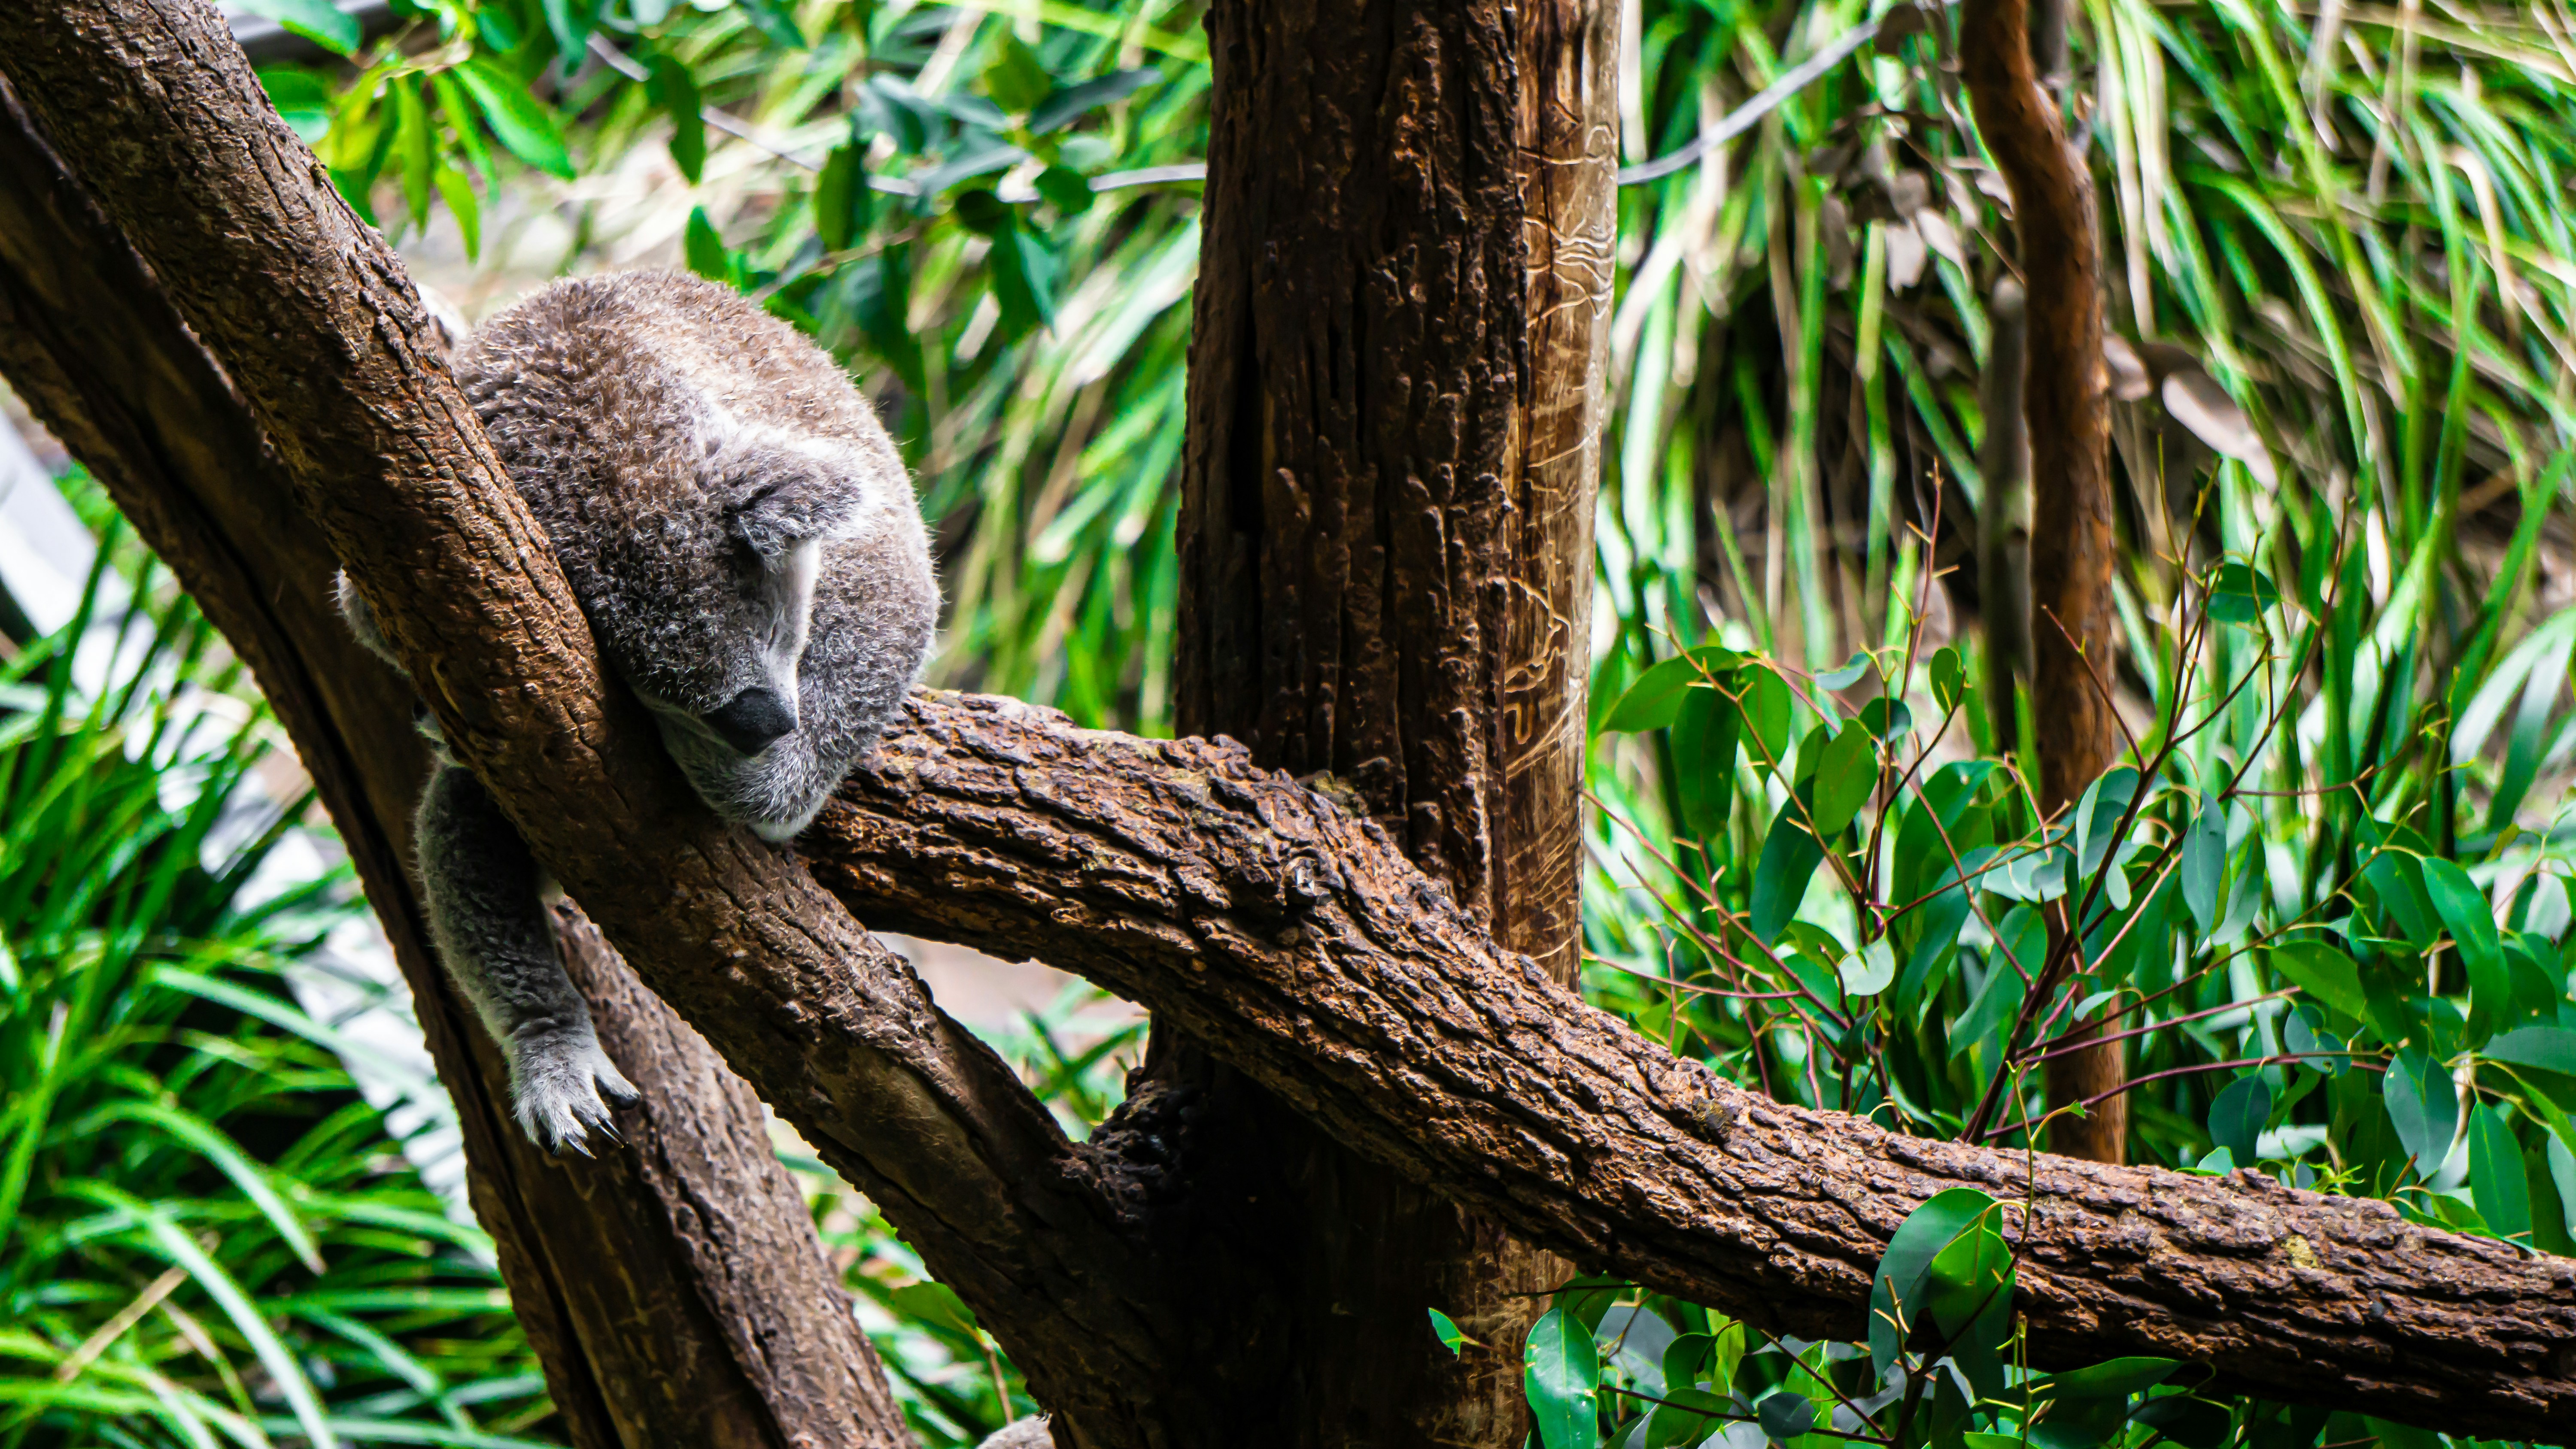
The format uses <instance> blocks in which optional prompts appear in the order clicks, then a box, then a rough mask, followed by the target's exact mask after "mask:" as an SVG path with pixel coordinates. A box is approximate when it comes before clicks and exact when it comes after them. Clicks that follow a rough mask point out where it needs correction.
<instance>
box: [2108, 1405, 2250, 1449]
mask: <svg viewBox="0 0 2576 1449" xmlns="http://www.w3.org/2000/svg"><path fill="white" fill-rule="evenodd" d="M2129 1421H2130V1422H2131V1423H2134V1424H2144V1425H2146V1426H2147V1427H2148V1428H2151V1429H2154V1430H2156V1431H2157V1432H2159V1433H2161V1434H2163V1435H2164V1436H2165V1437H2166V1438H2168V1439H2171V1440H2173V1441H2174V1442H2175V1443H2177V1444H2180V1445H2182V1446H2183V1449H2219V1446H2220V1445H2223V1444H2225V1443H2227V1442H2228V1436H2229V1434H2230V1433H2231V1432H2232V1430H2233V1419H2232V1418H2231V1416H2230V1415H2229V1414H2228V1412H2227V1410H2226V1409H2225V1408H2223V1407H2221V1406H2220V1405H2217V1404H2213V1403H2211V1402H2209V1401H2208V1400H2207V1399H2194V1398H2189V1397H2187V1396H2185V1395H2182V1394H2171V1395H2167V1396H2166V1397H2164V1398H2161V1399H2149V1400H2147V1401H2146V1402H2145V1403H2143V1404H2140V1405H2139V1406H2138V1407H2137V1408H2136V1409H2134V1410H2132V1411H2131V1412H2130V1414H2129Z"/></svg>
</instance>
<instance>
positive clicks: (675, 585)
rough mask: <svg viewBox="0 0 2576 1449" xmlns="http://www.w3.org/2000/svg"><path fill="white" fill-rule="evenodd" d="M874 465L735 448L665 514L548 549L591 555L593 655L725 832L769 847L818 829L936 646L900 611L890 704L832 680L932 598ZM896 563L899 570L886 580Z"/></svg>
mask: <svg viewBox="0 0 2576 1449" xmlns="http://www.w3.org/2000/svg"><path fill="white" fill-rule="evenodd" d="M870 461H871V460H869V459H867V458H865V457H863V456H860V455H858V454H857V453H856V452H855V450H852V449H850V448H847V447H845V446H844V445H842V444H840V443H838V442H835V441H830V440H816V439H811V438H770V439H766V440H757V441H744V440H742V439H741V438H739V437H737V438H734V439H731V440H728V441H726V442H724V443H722V444H719V445H717V446H715V447H713V448H711V449H708V450H706V451H705V454H704V456H703V457H702V458H701V459H700V460H699V462H698V465H697V466H696V468H695V469H694V473H695V477H694V478H693V479H692V480H691V482H692V485H693V486H689V487H685V488H681V489H675V490H668V491H666V492H663V493H662V500H661V506H659V507H656V508H654V509H652V510H650V511H647V512H629V513H628V516H627V518H626V519H625V521H624V526H617V527H609V528H604V529H598V530H586V531H584V532H585V534H586V536H585V537H584V538H583V539H582V540H581V541H579V542H577V543H575V544H574V545H573V546H571V547H569V548H567V547H565V546H564V544H563V541H562V540H561V539H560V537H559V538H558V552H559V553H562V554H566V555H572V554H576V553H578V554H583V555H586V557H585V558H583V559H582V560H581V561H580V563H579V564H578V565H575V581H574V582H575V588H576V590H577V591H578V592H579V593H580V594H581V595H582V603H583V607H584V609H585V611H586V612H587V613H588V614H589V616H590V621H591V628H592V631H593V633H594V634H595V635H596V636H597V639H598V642H599V646H600V651H601V653H602V655H603V656H604V657H605V658H606V660H607V661H608V663H609V665H610V667H611V668H612V669H614V670H615V671H616V672H617V674H618V676H619V677H620V678H622V679H623V680H624V681H625V682H626V684H627V686H628V687H629V688H630V689H632V690H633V691H634V693H635V695H636V697H637V698H639V699H640V700H642V701H643V703H644V705H645V707H646V708H647V709H649V710H650V711H652V714H653V717H654V720H655V722H656V724H657V725H658V726H659V727H660V730H661V734H662V740H663V744H664V746H665V747H666V748H667V749H668V750H669V751H670V754H671V758H672V759H673V760H674V761H676V762H677V763H678V764H679V766H680V769H681V771H682V773H684V774H685V775H686V776H687V777H688V780H689V783H690V785H691V786H693V787H694V788H695V789H696V790H697V792H698V794H699V795H700V796H701V797H702V798H703V799H705V800H706V802H707V803H708V804H709V805H710V806H712V807H714V809H715V810H716V812H717V813H718V814H720V815H723V816H725V817H726V818H728V819H730V820H733V821H736V822H738V823H740V824H743V825H747V826H749V827H750V828H751V829H752V830H753V831H755V832H756V833H758V834H759V835H761V836H762V837H763V838H765V839H770V840H786V839H788V838H790V837H792V836H794V835H795V834H796V833H797V832H798V831H801V830H803V829H804V828H805V826H806V825H807V824H808V823H810V822H811V821H812V820H813V818H814V815H815V813H816V812H817V811H819V810H820V809H821V808H822V806H823V802H824V801H825V800H826V799H828V798H829V797H830V795H831V792H832V790H833V788H834V787H835V786H837V785H838V784H839V783H840V780H841V777H842V776H843V775H844V774H846V773H847V772H848V770H849V767H850V765H851V763H852V762H853V761H854V760H855V759H856V758H857V757H858V755H859V754H860V753H861V752H863V751H864V750H865V749H866V747H867V745H868V744H869V743H870V742H871V741H872V740H873V739H874V738H875V735H876V733H877V731H878V729H879V728H880V727H881V726H882V725H883V723H884V719H885V715H886V714H887V713H888V712H890V710H891V708H892V705H893V701H894V699H895V698H899V697H900V694H901V692H902V689H903V688H904V687H905V686H907V685H909V683H910V682H911V673H912V670H913V669H914V668H915V667H916V666H917V665H918V662H919V660H920V657H921V652H922V649H923V648H924V647H926V645H927V642H928V629H927V627H926V625H927V621H928V615H927V614H926V613H924V612H923V611H922V610H920V609H918V608H914V609H908V610H907V609H902V608H897V609H896V610H895V612H896V613H897V614H898V615H901V616H904V617H906V618H908V617H910V616H911V615H913V614H919V615H921V617H922V621H923V625H924V627H922V628H920V629H917V630H912V631H910V632H912V633H914V634H917V635H918V638H917V639H913V640H910V641H907V642H908V643H909V645H910V647H909V649H908V651H906V650H903V649H897V650H896V651H895V652H896V653H899V654H901V655H902V656H903V657H902V658H901V659H900V661H898V664H899V670H900V674H901V679H900V680H899V681H898V682H897V683H895V685H894V687H893V689H892V692H891V694H888V693H887V692H886V691H884V690H883V689H878V690H875V691H873V692H871V691H869V690H866V689H864V688H861V689H854V688H853V687H852V681H851V680H850V679H849V678H848V671H846V670H840V669H835V668H832V667H830V666H831V665H832V664H833V662H834V661H835V660H836V659H838V658H839V657H841V656H843V655H845V654H847V653H848V652H849V648H848V646H849V644H850V643H851V640H849V639H846V638H843V637H842V636H843V635H845V634H853V633H855V634H858V635H862V636H864V635H866V634H867V633H868V632H869V631H870V630H871V629H872V628H875V627H880V626H877V625H874V624H872V623H871V616H872V615H873V614H877V613H881V612H884V610H883V608H882V607H880V606H882V605H884V604H886V603H889V602H891V603H897V604H899V603H902V602H903V601H906V600H910V599H914V598H916V597H918V596H920V595H922V594H923V592H924V586H925V583H926V580H927V565H928V560H927V553H926V547H925V545H924V541H923V540H921V538H920V532H921V530H920V524H919V522H918V518H917V516H916V515H914V514H912V513H911V511H910V506H911V490H910V488H909V486H908V485H906V484H905V483H904V482H903V480H902V479H901V478H900V477H897V478H895V479H893V480H892V482H893V484H894V487H895V488H896V489H899V490H900V498H899V499H895V498H883V497H879V496H877V495H879V494H881V493H884V492H885V491H886V490H885V489H884V488H883V487H882V486H872V481H871V473H870V466H869V465H870ZM875 481H876V482H880V483H881V482H882V481H883V480H875ZM896 504H899V505H900V506H899V507H897V506H890V505H896ZM621 511H623V510H621ZM914 555H918V556H919V566H918V567H914V566H911V565H912V563H913V556H914ZM889 556H891V557H892V561H893V562H894V563H896V564H897V565H900V566H898V567H894V568H887V567H884V566H883V565H884V564H885V563H886V562H887V561H888V559H889ZM567 562H568V563H571V562H572V560H571V559H569V558H568V559H567ZM929 587H930V589H931V591H930V592H929V593H928V598H929V600H930V601H931V603H932V606H933V607H934V608H935V601H936V593H935V586H929ZM889 593H891V594H892V595H894V596H895V597H894V598H893V599H892V600H881V599H879V598H878V596H879V595H883V594H889ZM898 632H904V631H902V630H898ZM861 642H862V643H865V642H867V641H865V640H864V639H862V640H861ZM818 644H820V645H822V646H824V647H822V648H820V649H819V650H818V649H817V645H818ZM877 696H883V697H881V698H880V697H877Z"/></svg>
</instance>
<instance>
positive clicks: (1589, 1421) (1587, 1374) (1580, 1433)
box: [1521, 1308, 1601, 1449]
mask: <svg viewBox="0 0 2576 1449" xmlns="http://www.w3.org/2000/svg"><path fill="white" fill-rule="evenodd" d="M1521 1378H1522V1384H1523V1388H1524V1390H1525V1391H1526V1392H1527V1394H1528V1396H1529V1406H1530V1417H1531V1418H1532V1419H1533V1420H1535V1421H1536V1423H1537V1426H1538V1436H1539V1442H1540V1444H1541V1445H1543V1446H1544V1449H1599V1446H1600V1443H1601V1422H1600V1407H1599V1390H1600V1384H1601V1358H1600V1353H1599V1350H1598V1349H1596V1348H1595V1347H1594V1345H1593V1341H1592V1330H1591V1329H1589V1328H1587V1327H1585V1326H1584V1325H1583V1324H1582V1323H1581V1322H1580V1321H1578V1320H1575V1319H1572V1318H1569V1317H1567V1315H1566V1312H1565V1310H1564V1309H1562V1308H1551V1309H1549V1310H1548V1311H1547V1312H1546V1313H1545V1314H1544V1315H1542V1316H1541V1317H1540V1318H1539V1321H1538V1322H1537V1323H1536V1324H1533V1325H1532V1326H1531V1328H1530V1332H1529V1341H1528V1344H1527V1346H1526V1347H1525V1348H1524V1349H1523V1351H1522V1354H1521Z"/></svg>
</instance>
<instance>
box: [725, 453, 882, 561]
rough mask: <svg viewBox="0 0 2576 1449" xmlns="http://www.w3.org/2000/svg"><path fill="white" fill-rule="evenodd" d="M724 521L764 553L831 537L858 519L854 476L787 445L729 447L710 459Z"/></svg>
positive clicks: (776, 555)
mask: <svg viewBox="0 0 2576 1449" xmlns="http://www.w3.org/2000/svg"><path fill="white" fill-rule="evenodd" d="M709 462H710V464H711V465H712V468H711V471H713V472H714V473H715V482H716V492H717V496H718V497H720V498H722V499H723V500H724V509H725V525H726V527H727V528H728V529H729V530H730V531H731V532H732V533H733V535H734V536H735V537H736V538H739V539H741V540H742V541H743V542H744V543H745V544H746V545H748V546H749V547H750V548H751V550H752V551H753V552H754V553H757V554H759V555H760V556H761V557H762V558H765V559H777V558H779V557H781V556H783V555H784V554H785V553H786V552H787V549H788V546H789V545H791V544H794V543H797V542H799V541H801V540H804V539H809V538H828V537H830V536H832V535H834V534H839V533H843V532H846V531H848V529H849V528H850V527H851V525H853V524H854V523H856V522H857V520H858V514H859V503H860V497H859V490H858V487H857V485H856V482H855V480H853V479H852V478H851V477H850V476H849V475H848V474H847V473H846V472H844V471H842V470H841V469H839V468H835V467H834V466H832V465H831V464H830V463H829V462H827V461H825V460H823V459H820V458H815V457H812V456H809V455H807V454H804V453H801V452H796V451H793V450H791V449H786V448H769V447H753V448H729V449H726V450H725V451H724V452H723V453H721V454H719V455H718V456H717V457H715V458H713V459H710V460H709Z"/></svg>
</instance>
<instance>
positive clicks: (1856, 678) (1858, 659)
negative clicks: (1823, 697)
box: [1816, 653, 1869, 689]
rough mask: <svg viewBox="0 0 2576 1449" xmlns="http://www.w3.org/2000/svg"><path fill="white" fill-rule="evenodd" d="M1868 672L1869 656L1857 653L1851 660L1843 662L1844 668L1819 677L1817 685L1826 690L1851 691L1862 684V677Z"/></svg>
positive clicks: (1817, 677)
mask: <svg viewBox="0 0 2576 1449" xmlns="http://www.w3.org/2000/svg"><path fill="white" fill-rule="evenodd" d="M1868 672H1869V655H1868V654H1866V653H1855V654H1854V655H1852V657H1851V658H1849V659H1846V660H1844V661H1843V667H1842V668H1840V669H1834V670H1828V671H1827V672H1825V673H1823V674H1819V675H1817V676H1816V684H1817V686H1818V687H1820V688H1824V689H1849V688H1851V687H1852V686H1853V685H1855V684H1858V683H1860V678H1861V676H1862V675H1864V674H1867V673H1868Z"/></svg>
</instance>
